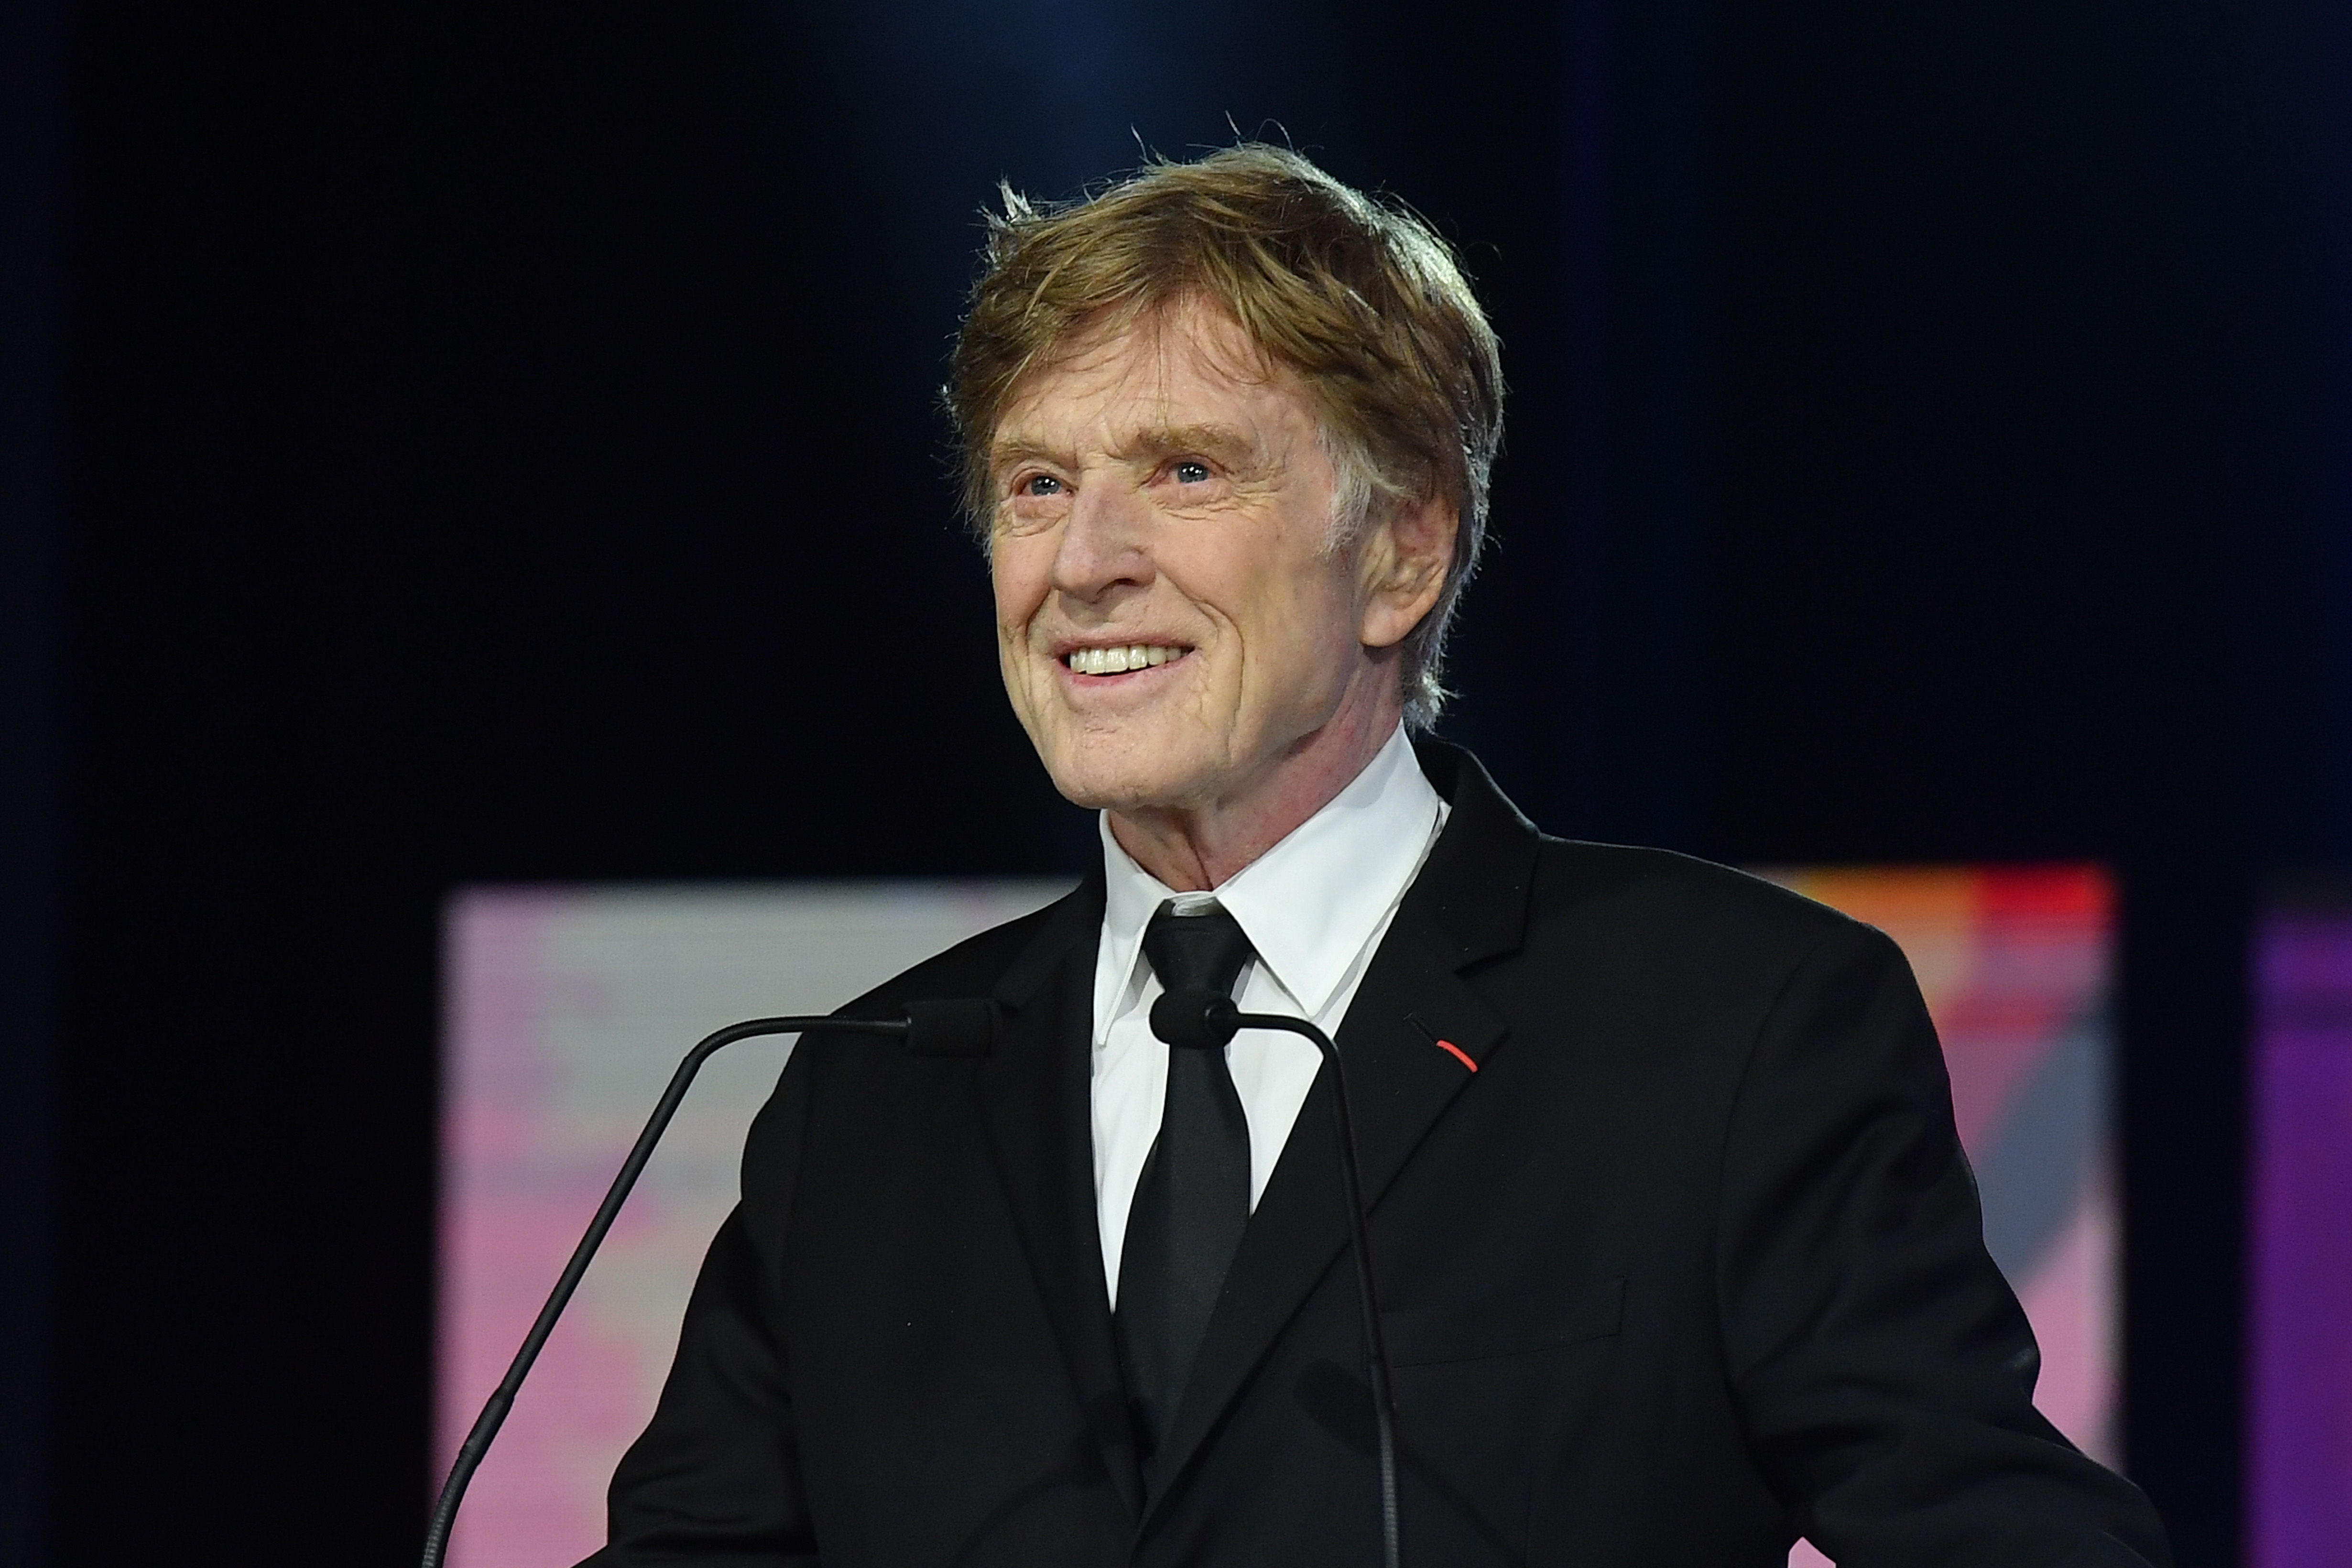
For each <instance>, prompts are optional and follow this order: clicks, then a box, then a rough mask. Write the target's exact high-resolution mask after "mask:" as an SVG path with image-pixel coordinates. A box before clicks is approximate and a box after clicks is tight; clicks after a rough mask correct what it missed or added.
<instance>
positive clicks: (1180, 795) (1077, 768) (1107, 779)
mask: <svg viewBox="0 0 2352 1568" xmlns="http://www.w3.org/2000/svg"><path fill="white" fill-rule="evenodd" d="M1045 769H1046V772H1047V773H1051V774H1052V775H1053V779H1054V787H1055V789H1058V790H1059V791H1061V792H1062V795H1063V797H1064V798H1065V799H1066V800H1068V801H1069V802H1070V803H1071V804H1072V805H1082V806H1085V807H1086V808H1087V809H1088V810H1089V811H1150V810H1153V809H1156V808H1177V807H1182V806H1185V805H1191V804H1192V803H1193V802H1195V801H1198V800H1200V799H1202V798H1203V797H1204V796H1208V795H1213V794H1214V787H1213V786H1214V782H1215V781H1214V777H1213V775H1214V773H1215V770H1214V769H1213V768H1212V767H1210V766H1207V765H1206V764H1204V763H1202V760H1201V759H1198V758H1194V757H1187V756H1182V755H1181V754H1180V755H1169V754H1167V753H1165V752H1159V751H1157V750H1146V749H1142V748H1136V747H1132V746H1118V747H1110V746H1105V745H1103V744H1102V743H1101V742H1100V741H1099V740H1097V741H1096V742H1093V743H1080V744H1075V745H1068V746H1064V747H1060V748H1057V749H1056V751H1055V754H1053V755H1050V756H1048V757H1047V758H1046V761H1045Z"/></svg>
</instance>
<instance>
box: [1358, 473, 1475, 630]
mask: <svg viewBox="0 0 2352 1568" xmlns="http://www.w3.org/2000/svg"><path fill="white" fill-rule="evenodd" d="M1461 531H1462V519H1461V515H1460V514H1459V513H1457V512H1456V511H1455V510H1454V507H1453V505H1452V503H1451V502H1449V501H1446V500H1442V499H1438V498H1434V497H1433V498H1431V499H1429V500H1417V501H1406V502H1403V503H1402V504H1399V505H1397V506H1393V507H1390V508H1388V509H1386V510H1385V511H1384V513H1383V515H1382V516H1381V518H1380V519H1379V520H1378V521H1375V522H1373V523H1372V524H1371V526H1370V528H1369V529H1368V530H1367V531H1366V532H1365V535H1364V540H1363V543H1362V545H1361V547H1360V551H1359V552H1358V554H1357V557H1356V563H1357V579H1356V580H1357V582H1358V584H1360V588H1361V592H1362V600H1363V612H1362V615H1361V617H1360V619H1361V623H1362V624H1361V626H1360V637H1362V640H1363V644H1364V646H1365V647H1394V646H1396V645H1397V644H1398V643H1401V642H1402V641H1404V639H1405V638H1406V637H1408V636H1410V635H1411V634H1412V628H1413V627H1415V626H1419V625H1420V624H1421V623H1422V619H1423V616H1427V615H1428V614H1429V612H1430V611H1431V610H1432V609H1433V608H1434V607H1435V606H1436V605H1437V596H1438V595H1440V594H1442V593H1444V591H1445V573H1446V569H1447V568H1448V567H1450V566H1452V565H1453V563H1454V537H1455V535H1457V534H1459V533H1460V532H1461Z"/></svg>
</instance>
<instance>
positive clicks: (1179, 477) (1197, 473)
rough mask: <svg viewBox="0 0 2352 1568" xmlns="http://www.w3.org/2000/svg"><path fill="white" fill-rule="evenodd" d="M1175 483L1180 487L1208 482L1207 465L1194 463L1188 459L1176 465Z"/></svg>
mask: <svg viewBox="0 0 2352 1568" xmlns="http://www.w3.org/2000/svg"><path fill="white" fill-rule="evenodd" d="M1176 482H1177V483H1178V484H1180V485H1202V484H1206V483H1208V482H1209V465H1208V464H1206V463H1196V462H1194V461H1192V459H1191V458H1186V459H1185V460H1184V461H1182V462H1181V463H1179V464H1177V465H1176Z"/></svg>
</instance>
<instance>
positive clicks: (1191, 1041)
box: [1151, 991, 1241, 1051]
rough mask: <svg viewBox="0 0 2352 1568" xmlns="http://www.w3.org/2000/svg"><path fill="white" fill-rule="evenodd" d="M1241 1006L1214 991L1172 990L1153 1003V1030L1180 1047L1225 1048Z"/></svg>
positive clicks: (1197, 1048)
mask: <svg viewBox="0 0 2352 1568" xmlns="http://www.w3.org/2000/svg"><path fill="white" fill-rule="evenodd" d="M1239 1016H1241V1009H1240V1008H1239V1007H1237V1006H1235V1005H1234V999H1233V998H1232V997H1230V996H1220V995H1218V994H1216V993H1215V992H1213V991H1171V992H1169V993H1167V994H1165V995H1163V996H1161V997H1160V1000H1159V1001H1157V1002H1154V1003H1153V1004H1152V1005H1151V1032H1152V1033H1153V1034H1155V1035H1157V1036H1159V1037H1160V1038H1161V1039H1163V1040H1165V1041H1167V1042H1168V1043H1169V1044H1170V1045H1171V1046H1174V1047H1177V1048H1178V1049H1179V1050H1187V1051H1213V1050H1222V1049H1223V1047H1224V1044H1225V1042H1226V1041H1227V1040H1230V1039H1232V1038H1233V1037H1234V1034H1235V1033H1236V1032H1237V1031H1238V1030H1239V1029H1240V1028H1241V1025H1240V1024H1239V1023H1237V1022H1235V1020H1236V1019H1237V1018H1238V1017H1239Z"/></svg>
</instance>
